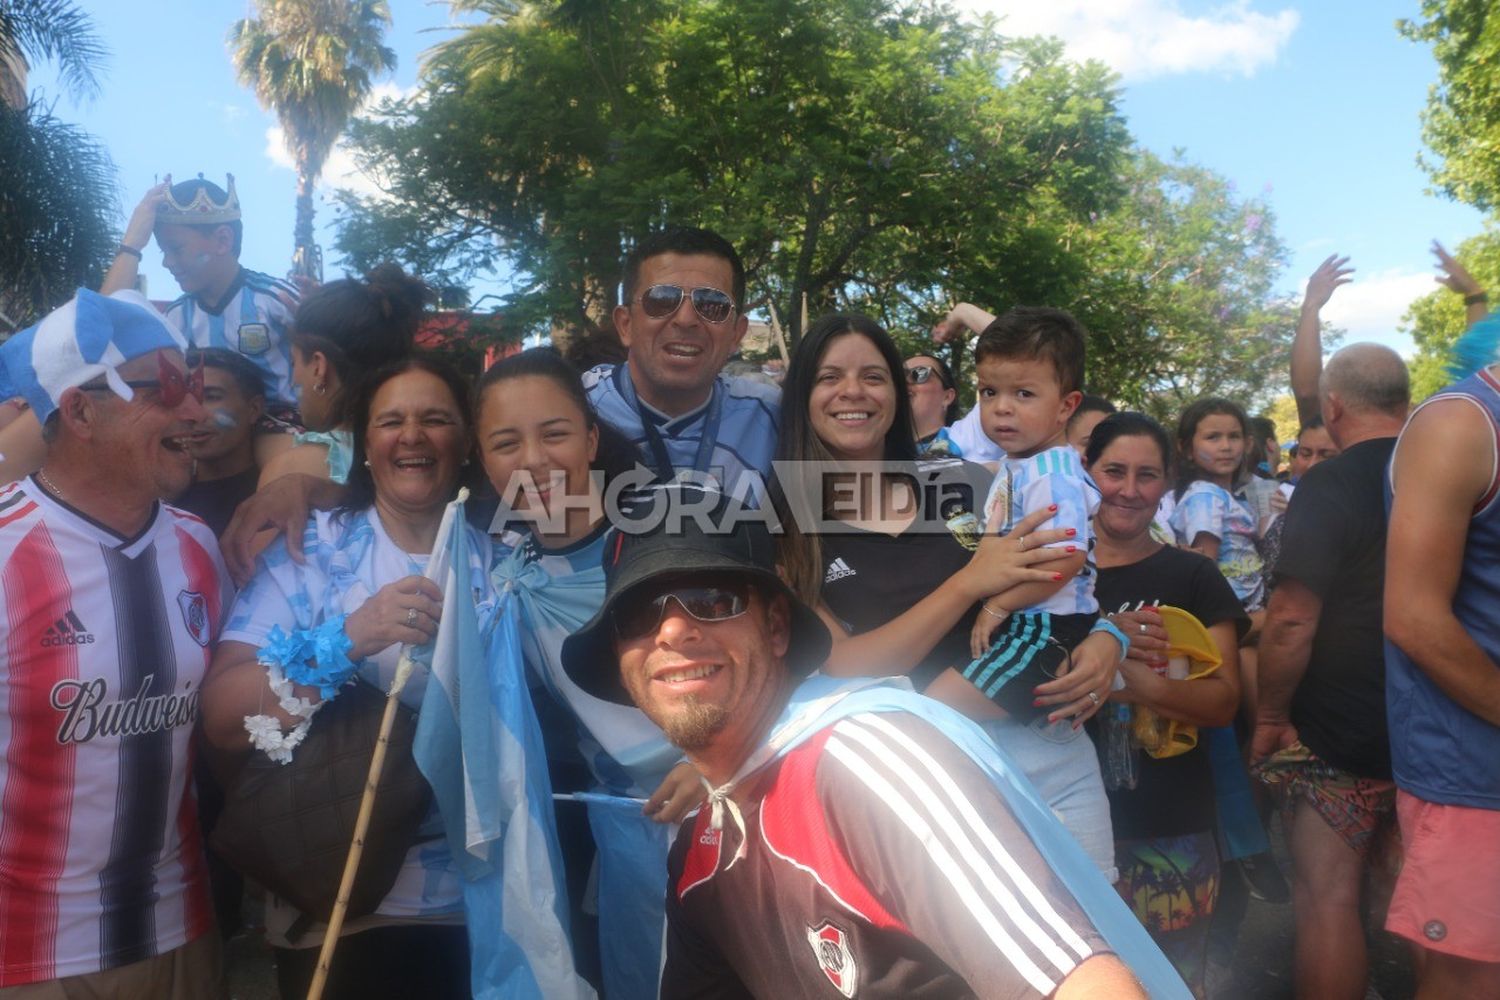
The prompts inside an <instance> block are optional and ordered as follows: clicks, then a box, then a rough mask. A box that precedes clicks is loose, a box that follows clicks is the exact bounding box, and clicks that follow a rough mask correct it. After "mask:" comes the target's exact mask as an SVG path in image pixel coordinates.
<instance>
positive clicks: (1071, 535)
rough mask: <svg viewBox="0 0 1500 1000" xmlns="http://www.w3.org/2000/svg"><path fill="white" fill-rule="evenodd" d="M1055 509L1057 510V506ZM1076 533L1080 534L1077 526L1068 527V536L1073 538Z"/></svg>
mask: <svg viewBox="0 0 1500 1000" xmlns="http://www.w3.org/2000/svg"><path fill="white" fill-rule="evenodd" d="M1053 509H1054V510H1055V509H1056V508H1053ZM1076 534H1078V529H1077V528H1069V529H1068V537H1069V538H1072V537H1073V536H1074V535H1076Z"/></svg>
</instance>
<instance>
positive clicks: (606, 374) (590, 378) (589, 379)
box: [578, 364, 619, 396]
mask: <svg viewBox="0 0 1500 1000" xmlns="http://www.w3.org/2000/svg"><path fill="white" fill-rule="evenodd" d="M618 367H619V365H614V364H603V365H595V366H594V367H592V368H590V369H589V370H588V371H586V372H584V373H583V374H582V375H580V376H578V377H579V379H580V380H581V381H582V382H583V388H584V391H586V392H588V393H589V395H591V396H592V395H593V394H594V393H595V391H600V392H602V391H604V389H605V387H606V386H612V385H613V384H614V374H615V369H617V368H618Z"/></svg>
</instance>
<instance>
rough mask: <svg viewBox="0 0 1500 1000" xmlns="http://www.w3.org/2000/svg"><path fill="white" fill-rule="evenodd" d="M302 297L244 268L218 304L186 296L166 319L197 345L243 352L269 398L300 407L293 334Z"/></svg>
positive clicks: (281, 283)
mask: <svg viewBox="0 0 1500 1000" xmlns="http://www.w3.org/2000/svg"><path fill="white" fill-rule="evenodd" d="M298 298H299V296H298V292H297V289H296V287H295V286H293V285H291V284H288V283H287V282H285V281H281V280H279V279H277V278H273V277H271V276H270V275H269V274H261V273H260V272H259V271H250V270H247V269H246V268H243V267H242V268H240V273H239V275H238V276H237V277H236V278H235V279H234V284H232V285H230V286H229V291H228V292H227V293H226V294H225V297H224V300H223V302H222V303H221V304H220V305H219V306H218V307H217V308H212V309H211V308H209V307H207V306H205V305H204V304H203V303H201V302H199V301H198V300H197V299H195V298H193V297H192V296H191V295H184V296H182V297H181V298H180V299H178V300H177V301H175V302H173V303H172V304H171V305H170V306H168V307H167V322H169V323H171V324H172V325H173V326H175V327H177V328H178V329H179V330H181V331H182V333H183V336H185V337H186V338H187V339H188V342H189V343H191V344H192V345H193V346H194V347H219V348H223V349H224V350H227V351H234V352H235V353H237V354H242V355H244V356H245V357H246V358H248V359H250V361H251V362H253V363H254V364H255V366H256V367H257V368H259V369H260V372H261V377H262V378H263V379H265V383H266V401H267V402H269V403H279V404H281V405H282V406H285V407H295V406H296V405H297V400H296V396H295V395H294V394H293V392H292V344H291V340H290V339H289V335H290V333H291V328H292V317H293V315H295V313H296V312H297V301H298Z"/></svg>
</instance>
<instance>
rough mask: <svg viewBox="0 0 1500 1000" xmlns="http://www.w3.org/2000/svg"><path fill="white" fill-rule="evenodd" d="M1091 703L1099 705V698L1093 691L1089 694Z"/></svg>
mask: <svg viewBox="0 0 1500 1000" xmlns="http://www.w3.org/2000/svg"><path fill="white" fill-rule="evenodd" d="M1089 701H1091V702H1093V703H1094V704H1095V705H1097V704H1099V696H1098V695H1097V694H1095V693H1094V692H1093V691H1090V692H1089Z"/></svg>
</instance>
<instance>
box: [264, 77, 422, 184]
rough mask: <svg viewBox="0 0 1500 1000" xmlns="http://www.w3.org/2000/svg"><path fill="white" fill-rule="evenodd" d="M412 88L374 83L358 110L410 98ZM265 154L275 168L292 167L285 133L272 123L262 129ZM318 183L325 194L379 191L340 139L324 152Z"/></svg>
mask: <svg viewBox="0 0 1500 1000" xmlns="http://www.w3.org/2000/svg"><path fill="white" fill-rule="evenodd" d="M415 90H416V88H415V87H407V88H402V87H398V86H396V85H395V84H393V83H381V84H376V86H375V89H374V90H372V91H371V93H370V96H369V98H367V99H366V101H365V103H364V105H363V107H362V108H361V109H360V111H359V113H360V114H363V113H364V112H365V111H366V110H368V109H370V108H372V107H374V106H375V105H376V104H378V103H380V102H381V101H383V100H385V99H387V98H392V99H401V98H405V97H410V96H411V95H412V93H414V92H415ZM265 154H266V158H267V159H269V160H270V161H271V163H273V164H274V165H276V166H278V167H284V168H286V169H287V170H294V169H296V165H295V164H294V163H293V162H292V154H291V153H289V152H287V147H286V133H285V132H284V131H283V130H282V128H281V126H280V125H272V126H271V127H270V128H268V129H266V148H265ZM318 186H319V188H320V189H321V190H323V191H324V193H325V197H326V193H327V191H328V190H329V189H332V188H338V189H341V190H345V191H353V192H354V193H355V194H360V195H370V196H378V195H379V194H380V193H381V191H380V189H379V188H378V187H376V185H375V182H374V180H373V179H371V178H370V176H369V175H367V174H366V173H365V172H364V171H362V170H360V168H359V165H358V164H357V163H355V162H354V157H353V155H351V154H350V152H349V150H348V148H347V147H346V146H345V145H344V143H343V142H342V141H340V142H339V143H338V144H337V145H336V146H334V147H333V152H332V153H330V154H329V155H328V162H326V163H325V164H323V176H322V177H320V178H319V180H318Z"/></svg>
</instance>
